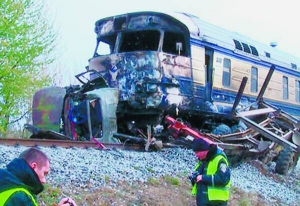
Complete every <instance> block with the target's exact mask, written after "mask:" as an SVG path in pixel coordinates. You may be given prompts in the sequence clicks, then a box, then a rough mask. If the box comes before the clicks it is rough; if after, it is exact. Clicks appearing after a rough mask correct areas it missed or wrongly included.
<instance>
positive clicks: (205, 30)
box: [167, 12, 300, 71]
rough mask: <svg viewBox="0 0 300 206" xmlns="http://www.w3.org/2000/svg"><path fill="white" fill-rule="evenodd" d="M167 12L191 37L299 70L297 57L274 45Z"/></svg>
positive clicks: (192, 18)
mask: <svg viewBox="0 0 300 206" xmlns="http://www.w3.org/2000/svg"><path fill="white" fill-rule="evenodd" d="M167 14H168V15H170V16H172V17H174V18H176V19H178V20H179V21H181V22H182V23H184V24H185V25H186V26H187V27H188V29H189V31H190V36H191V37H192V38H195V39H199V40H201V41H204V42H207V43H210V44H214V45H217V46H220V47H223V48H226V49H229V50H232V51H233V52H235V53H238V54H240V55H244V56H247V57H250V58H254V59H258V60H261V61H265V62H270V63H272V64H275V65H279V66H282V67H285V68H289V69H293V70H297V71H300V59H299V58H297V57H295V56H292V55H291V54H288V53H286V52H283V51H280V50H278V49H277V48H275V47H272V46H269V45H266V44H263V43H260V42H257V41H255V40H253V39H251V38H249V37H247V36H245V35H242V34H239V33H237V32H232V31H229V30H226V29H224V28H221V27H219V26H216V25H213V24H211V23H208V22H206V21H203V20H201V19H200V18H198V17H196V16H194V15H191V14H187V13H181V12H172V13H167Z"/></svg>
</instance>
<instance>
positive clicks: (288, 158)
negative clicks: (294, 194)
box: [275, 148, 297, 175]
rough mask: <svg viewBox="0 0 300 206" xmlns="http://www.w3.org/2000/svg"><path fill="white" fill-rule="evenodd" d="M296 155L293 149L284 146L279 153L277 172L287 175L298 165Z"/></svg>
mask: <svg viewBox="0 0 300 206" xmlns="http://www.w3.org/2000/svg"><path fill="white" fill-rule="evenodd" d="M296 164H297V160H296V155H295V153H294V152H293V151H291V150H290V149H287V148H283V149H282V150H281V152H280V153H279V155H278V158H277V161H276V166H275V172H276V173H278V174H281V175H287V174H288V173H290V172H291V171H292V170H293V168H294V167H295V166H296Z"/></svg>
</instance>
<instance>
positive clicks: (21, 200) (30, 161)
mask: <svg viewBox="0 0 300 206" xmlns="http://www.w3.org/2000/svg"><path fill="white" fill-rule="evenodd" d="M49 170H50V162H49V159H48V157H47V156H46V154H45V153H44V152H42V151H41V150H39V149H37V148H34V147H32V148H29V149H27V150H25V151H24V152H22V153H21V154H20V156H19V158H15V159H13V160H12V161H11V162H10V163H9V164H8V165H7V168H6V169H1V170H0V206H37V205H38V204H37V201H36V195H37V194H39V193H40V192H42V191H43V189H44V186H43V184H44V183H46V175H47V174H48V172H49ZM70 205H73V206H76V204H75V202H74V201H73V200H72V199H71V198H63V199H62V200H61V201H60V202H59V203H58V206H70Z"/></svg>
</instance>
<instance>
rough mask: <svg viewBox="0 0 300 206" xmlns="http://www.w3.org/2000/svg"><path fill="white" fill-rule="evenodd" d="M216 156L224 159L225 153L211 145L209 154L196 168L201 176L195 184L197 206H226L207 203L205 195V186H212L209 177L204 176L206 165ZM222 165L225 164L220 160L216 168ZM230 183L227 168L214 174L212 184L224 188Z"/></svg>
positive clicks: (206, 195)
mask: <svg viewBox="0 0 300 206" xmlns="http://www.w3.org/2000/svg"><path fill="white" fill-rule="evenodd" d="M218 155H223V156H224V157H225V158H226V159H227V157H226V155H225V153H224V152H223V151H222V150H221V149H220V148H218V147H217V146H216V145H212V146H211V148H210V150H209V152H208V153H207V157H206V159H205V160H203V161H202V164H201V165H200V167H199V168H198V172H199V173H200V174H201V175H202V180H201V181H200V182H197V183H196V184H197V194H196V202H197V205H201V206H202V205H227V202H223V201H209V200H208V194H207V186H208V185H209V186H211V185H212V178H211V175H206V174H207V173H206V172H207V166H208V163H209V162H210V161H211V160H212V159H214V158H215V157H216V156H218ZM222 163H225V164H226V162H225V161H224V160H223V159H221V160H220V161H219V163H218V168H219V167H220V165H221V164H222ZM229 181H230V170H229V168H228V167H227V168H226V171H225V172H222V171H221V170H220V169H218V170H217V172H216V173H215V174H214V184H215V185H216V186H225V185H227V183H228V182H229Z"/></svg>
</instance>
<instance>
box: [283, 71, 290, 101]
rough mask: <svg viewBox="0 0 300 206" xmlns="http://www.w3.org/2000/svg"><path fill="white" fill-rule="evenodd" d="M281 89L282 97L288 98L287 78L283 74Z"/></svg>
mask: <svg viewBox="0 0 300 206" xmlns="http://www.w3.org/2000/svg"><path fill="white" fill-rule="evenodd" d="M282 91H283V99H288V98H289V83H288V78H287V77H285V76H283V77H282Z"/></svg>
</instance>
